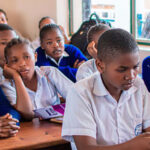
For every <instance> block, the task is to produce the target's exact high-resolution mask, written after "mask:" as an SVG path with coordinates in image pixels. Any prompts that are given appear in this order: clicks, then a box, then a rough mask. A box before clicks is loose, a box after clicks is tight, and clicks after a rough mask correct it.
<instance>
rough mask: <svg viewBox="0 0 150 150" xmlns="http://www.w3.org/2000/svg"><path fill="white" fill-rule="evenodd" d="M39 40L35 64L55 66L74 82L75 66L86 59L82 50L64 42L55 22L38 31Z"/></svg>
mask: <svg viewBox="0 0 150 150" xmlns="http://www.w3.org/2000/svg"><path fill="white" fill-rule="evenodd" d="M40 40H41V47H39V48H38V49H37V50H36V51H37V54H38V57H37V62H36V65H37V66H54V67H57V68H58V69H59V70H60V71H61V72H62V73H63V74H64V75H66V76H67V77H68V78H69V79H70V80H72V81H73V82H75V81H76V77H75V75H76V72H77V68H78V67H79V66H80V65H81V64H82V63H83V62H85V61H86V60H87V59H86V57H85V56H84V55H83V54H82V52H81V51H80V50H79V49H78V48H77V47H75V46H73V45H66V44H64V37H63V34H62V32H61V30H60V28H59V26H58V25H56V24H48V25H45V26H44V27H43V28H42V29H41V31H40Z"/></svg>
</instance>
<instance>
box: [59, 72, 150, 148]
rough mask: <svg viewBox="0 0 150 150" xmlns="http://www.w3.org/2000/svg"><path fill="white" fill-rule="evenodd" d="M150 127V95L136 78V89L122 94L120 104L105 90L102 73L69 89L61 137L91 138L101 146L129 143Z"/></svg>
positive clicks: (70, 138) (132, 88)
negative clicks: (80, 136) (81, 136)
mask: <svg viewBox="0 0 150 150" xmlns="http://www.w3.org/2000/svg"><path fill="white" fill-rule="evenodd" d="M148 127H150V94H149V93H148V91H147V89H146V87H145V85H144V82H143V81H142V80H141V79H140V78H139V77H137V78H136V80H135V83H134V86H133V87H131V88H130V89H129V90H127V91H123V92H122V94H121V97H120V99H119V102H118V103H117V101H116V100H115V99H114V98H113V97H112V96H111V95H110V94H109V92H108V91H107V89H106V88H105V86H104V84H103V82H102V79H101V76H100V73H99V72H96V73H95V74H94V75H92V76H90V77H89V78H86V79H83V80H81V81H79V82H77V83H76V84H74V85H73V87H72V88H71V89H70V90H69V92H68V95H67V103H66V108H65V116H64V120H63V128H62V137H63V138H64V139H66V140H69V141H71V142H73V138H72V136H73V135H83V136H90V137H93V138H95V139H96V141H97V143H98V144H100V145H115V144H119V143H123V142H126V141H128V140H130V139H132V138H134V137H135V136H137V135H139V134H140V133H141V132H142V129H146V128H148Z"/></svg>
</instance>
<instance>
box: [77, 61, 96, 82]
mask: <svg viewBox="0 0 150 150" xmlns="http://www.w3.org/2000/svg"><path fill="white" fill-rule="evenodd" d="M96 71H97V67H96V64H95V59H90V60H88V61H86V62H84V63H83V64H82V65H81V66H80V67H79V68H78V71H77V73H76V80H77V81H79V80H81V79H84V78H86V77H89V76H90V75H92V74H93V73H95V72H96Z"/></svg>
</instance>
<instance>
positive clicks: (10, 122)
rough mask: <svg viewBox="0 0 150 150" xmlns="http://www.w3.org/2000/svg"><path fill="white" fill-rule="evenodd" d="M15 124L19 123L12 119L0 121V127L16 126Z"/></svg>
mask: <svg viewBox="0 0 150 150" xmlns="http://www.w3.org/2000/svg"><path fill="white" fill-rule="evenodd" d="M17 122H19V121H18V120H17V119H14V118H6V119H5V118H3V119H1V120H0V127H4V126H11V125H16V123H17Z"/></svg>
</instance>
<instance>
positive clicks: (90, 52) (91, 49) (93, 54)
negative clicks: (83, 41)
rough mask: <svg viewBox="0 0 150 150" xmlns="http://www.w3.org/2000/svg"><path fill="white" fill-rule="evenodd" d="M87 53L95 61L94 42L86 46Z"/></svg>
mask: <svg viewBox="0 0 150 150" xmlns="http://www.w3.org/2000/svg"><path fill="white" fill-rule="evenodd" d="M87 51H88V53H89V54H90V55H91V56H92V57H93V58H95V59H96V57H97V49H96V48H95V42H94V41H92V42H90V43H89V44H88V47H87Z"/></svg>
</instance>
